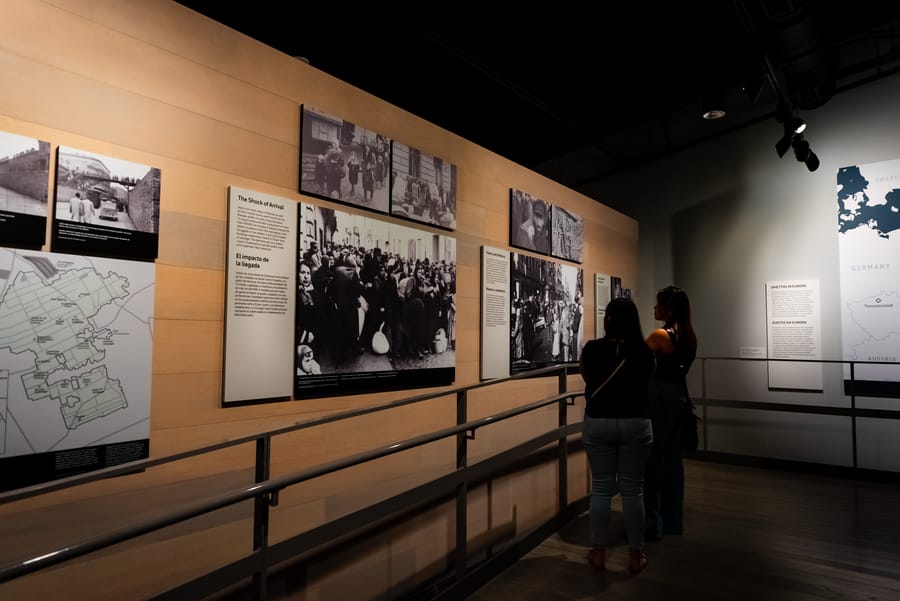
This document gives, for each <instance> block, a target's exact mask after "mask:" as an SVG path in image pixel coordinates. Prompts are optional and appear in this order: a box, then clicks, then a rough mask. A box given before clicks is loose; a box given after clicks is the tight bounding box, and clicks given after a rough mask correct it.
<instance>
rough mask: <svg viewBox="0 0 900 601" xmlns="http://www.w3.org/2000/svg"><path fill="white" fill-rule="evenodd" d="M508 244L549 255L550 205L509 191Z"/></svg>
mask: <svg viewBox="0 0 900 601" xmlns="http://www.w3.org/2000/svg"><path fill="white" fill-rule="evenodd" d="M509 205H510V206H509V215H510V221H509V244H510V246H515V247H516V248H521V249H523V250H530V251H533V252H536V253H540V254H542V255H549V254H550V230H551V223H550V222H551V219H552V215H551V211H550V203H548V202H546V201H544V200H541V199H540V198H536V197H534V196H532V195H531V194H528V193H527V192H522V191H521V190H516V189H515V188H512V189H510V191H509Z"/></svg>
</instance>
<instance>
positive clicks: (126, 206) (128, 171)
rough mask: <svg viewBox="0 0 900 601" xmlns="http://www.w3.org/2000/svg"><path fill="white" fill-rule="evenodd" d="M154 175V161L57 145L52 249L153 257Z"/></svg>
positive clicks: (156, 228) (155, 223) (155, 232)
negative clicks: (137, 160) (124, 157)
mask: <svg viewBox="0 0 900 601" xmlns="http://www.w3.org/2000/svg"><path fill="white" fill-rule="evenodd" d="M160 179H161V178H160V170H159V169H157V168H156V167H150V166H149V165H142V164H140V163H135V162H132V161H126V160H123V159H118V158H115V157H109V156H104V155H101V154H96V153H92V152H87V151H84V150H78V149H75V148H68V147H64V146H60V147H59V149H58V153H57V162H56V190H55V203H56V208H55V209H54V215H55V219H54V226H53V240H52V246H53V250H54V251H58V252H72V253H82V254H92V255H101V256H109V257H117V258H125V259H138V260H153V259H155V258H156V254H157V249H158V235H159V201H160Z"/></svg>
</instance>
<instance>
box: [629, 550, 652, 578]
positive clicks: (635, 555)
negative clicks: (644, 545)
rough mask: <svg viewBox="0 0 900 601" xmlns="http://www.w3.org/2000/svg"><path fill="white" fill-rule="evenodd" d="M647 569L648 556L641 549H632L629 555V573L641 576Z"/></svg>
mask: <svg viewBox="0 0 900 601" xmlns="http://www.w3.org/2000/svg"><path fill="white" fill-rule="evenodd" d="M646 567H647V556H646V555H644V552H643V551H641V550H640V549H632V550H631V551H630V553H629V554H628V571H629V572H631V573H632V574H640V573H641V572H643V571H644V568H646Z"/></svg>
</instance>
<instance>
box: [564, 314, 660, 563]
mask: <svg viewBox="0 0 900 601" xmlns="http://www.w3.org/2000/svg"><path fill="white" fill-rule="evenodd" d="M603 324H604V328H605V331H606V335H605V336H604V337H603V338H600V339H598V340H591V341H590V342H588V343H587V344H585V345H584V349H583V350H582V352H581V363H580V365H581V375H582V377H583V378H584V382H585V386H584V394H585V398H586V399H587V404H586V405H585V410H584V413H585V415H584V425H583V426H582V435H581V440H582V442H583V443H584V448H585V453H586V454H587V459H588V463H589V464H590V468H591V499H590V522H591V544H592V549H591V550H590V552H589V553H588V556H587V559H588V563H589V564H590V565H591V566H593V567H594V568H595V569H596V570H603V569H604V568H605V562H606V546H607V544H608V543H609V517H610V505H611V502H612V498H613V497H614V496H615V495H616V493H617V492H618V493H621V495H622V511H623V514H624V519H625V531H626V534H627V537H628V545H629V547H630V549H629V556H628V570H629V571H630V572H631V573H632V574H638V573H640V572H641V571H642V570H643V569H644V568H645V567H646V565H647V556H646V555H645V554H644V500H643V486H644V470H645V469H646V466H647V458H648V457H649V456H650V445H651V443H652V442H653V430H652V426H651V423H650V404H649V400H648V397H647V389H648V385H649V381H650V376H651V374H652V373H653V351H651V350H650V347H649V346H647V343H646V342H645V341H644V334H643V332H642V331H641V322H640V318H639V316H638V312H637V308H636V307H635V305H634V303H632V302H631V301H630V300H628V299H624V298H617V299H613V300H612V301H611V302H610V303H609V304H608V305H607V306H606V317H605V318H604V320H603Z"/></svg>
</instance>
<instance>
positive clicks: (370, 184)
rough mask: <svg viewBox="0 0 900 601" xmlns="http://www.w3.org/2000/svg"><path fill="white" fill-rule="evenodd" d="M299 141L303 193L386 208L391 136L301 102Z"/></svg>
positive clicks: (380, 210)
mask: <svg viewBox="0 0 900 601" xmlns="http://www.w3.org/2000/svg"><path fill="white" fill-rule="evenodd" d="M300 145H301V149H300V193H301V194H311V195H313V196H318V197H321V198H325V199H328V200H332V201H337V202H343V203H346V204H351V205H354V206H357V207H362V208H364V209H369V210H371V211H376V212H379V213H387V212H388V205H389V194H388V192H389V190H388V188H389V183H390V181H389V180H390V172H389V170H390V165H391V141H390V139H388V138H386V137H385V136H382V135H381V134H378V133H375V132H373V131H369V130H367V129H365V128H363V127H360V126H359V125H357V124H356V123H353V122H352V121H347V120H346V119H342V118H340V117H335V116H333V115H329V114H327V113H323V112H320V111H318V110H315V109H312V108H310V107H307V106H302V107H301V116H300Z"/></svg>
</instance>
